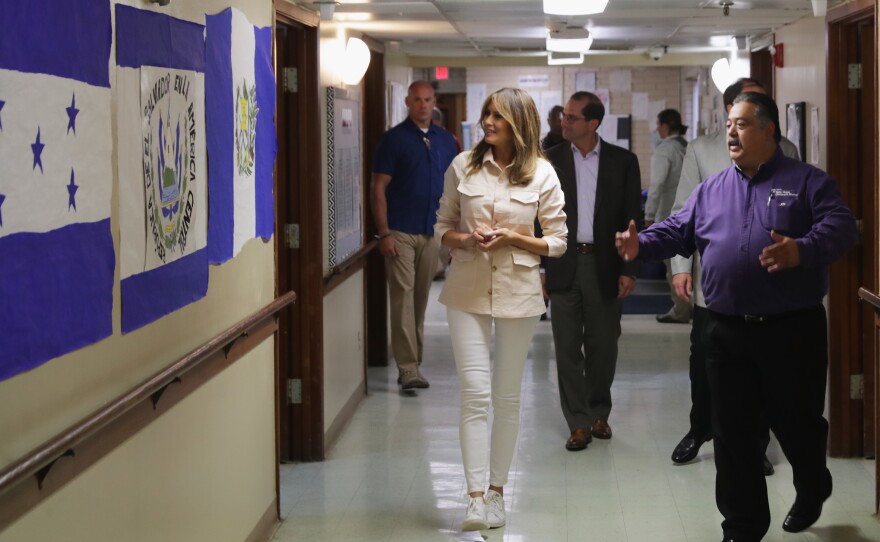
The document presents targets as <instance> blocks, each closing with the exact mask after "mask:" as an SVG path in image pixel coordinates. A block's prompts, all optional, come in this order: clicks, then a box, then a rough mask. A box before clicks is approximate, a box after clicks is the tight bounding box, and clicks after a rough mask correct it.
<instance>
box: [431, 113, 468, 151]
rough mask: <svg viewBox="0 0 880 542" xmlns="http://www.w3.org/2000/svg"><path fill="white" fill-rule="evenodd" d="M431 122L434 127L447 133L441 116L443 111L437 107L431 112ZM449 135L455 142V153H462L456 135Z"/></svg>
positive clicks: (444, 119) (443, 117) (443, 118)
mask: <svg viewBox="0 0 880 542" xmlns="http://www.w3.org/2000/svg"><path fill="white" fill-rule="evenodd" d="M431 122H432V123H433V124H434V126H436V127H438V128H442V129H444V130H446V131H447V132H448V131H449V130H447V128H446V118H445V116H444V115H443V111H441V110H440V109H439V108H437V107H435V108H434V109H433V111H431ZM449 135H451V136H452V139H453V140H454V141H455V150H456V152H457V153H458V152H461V151H462V148H461V142H460V141H459V140H458V137H456V135H455V134H453V133H452V132H449Z"/></svg>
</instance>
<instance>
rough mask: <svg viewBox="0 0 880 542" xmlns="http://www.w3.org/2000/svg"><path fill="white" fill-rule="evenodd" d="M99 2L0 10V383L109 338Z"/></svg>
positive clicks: (105, 14) (105, 17) (109, 243)
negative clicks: (53, 359)
mask: <svg viewBox="0 0 880 542" xmlns="http://www.w3.org/2000/svg"><path fill="white" fill-rule="evenodd" d="M110 24H111V23H110V3H109V2H108V1H107V0H80V1H77V2H70V1H69V0H43V1H40V2H5V3H4V5H3V7H2V9H0V379H5V378H9V377H10V376H12V375H15V374H17V373H20V372H22V371H25V370H27V369H31V368H33V367H36V366H37V365H39V364H41V363H43V362H45V361H47V360H49V359H52V358H54V357H57V356H61V355H63V354H66V353H68V352H70V351H72V350H75V349H77V348H81V347H83V346H85V345H88V344H91V343H93V342H96V341H98V340H100V339H103V338H105V337H107V336H109V335H110V334H111V333H112V332H113V327H112V311H113V271H114V266H115V254H114V250H113V238H112V235H111V229H110V197H111V191H112V182H113V177H112V162H111V150H112V139H111V138H112V136H111V125H110V100H111V96H110V74H109V59H110V43H111V40H110V38H111V27H110Z"/></svg>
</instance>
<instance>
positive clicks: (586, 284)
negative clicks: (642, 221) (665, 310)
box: [545, 92, 641, 451]
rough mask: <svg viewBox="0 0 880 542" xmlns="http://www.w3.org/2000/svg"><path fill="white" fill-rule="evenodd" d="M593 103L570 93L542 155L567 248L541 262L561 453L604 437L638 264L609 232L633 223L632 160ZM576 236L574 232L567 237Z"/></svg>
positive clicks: (636, 199) (591, 97)
mask: <svg viewBox="0 0 880 542" xmlns="http://www.w3.org/2000/svg"><path fill="white" fill-rule="evenodd" d="M604 116H605V107H604V106H603V105H602V102H601V100H599V98H598V97H597V96H596V95H595V94H592V93H589V92H576V93H575V94H573V95H572V97H571V98H570V99H569V100H568V102H567V103H566V105H565V108H564V111H563V116H562V137H563V138H565V140H566V141H567V142H569V143H562V144H560V145H557V146H555V147H553V148H552V149H550V150H549V151H547V157H548V158H549V160H550V162H552V163H553V166H554V167H555V168H556V173H557V175H558V176H559V181H560V184H561V185H562V190H563V192H564V193H565V214H566V215H567V223H566V225H567V226H568V231H569V236H568V249H567V250H566V252H565V254H564V255H563V256H562V257H561V258H547V259H546V261H545V268H546V277H545V286H546V290H547V292H548V294H549V296H550V301H551V303H552V311H551V322H552V327H553V342H554V343H555V345H556V367H557V371H558V376H559V395H560V402H561V403H562V413H563V415H564V416H565V420H566V422H567V423H568V427H569V430H570V431H571V436H570V437H569V438H568V440H567V441H566V443H565V447H566V449H568V450H572V451H576V450H583V449H584V448H586V447H587V444H589V442H590V441H591V440H592V437H596V438H601V439H608V438H611V427H610V426H609V425H608V416H609V413H610V412H611V384H612V382H613V381H614V372H615V368H616V365H617V339H618V337H619V336H620V316H621V307H622V300H623V298H625V297H626V296H628V295H629V294H630V293H631V292H632V290H633V288H634V287H635V277H636V275H637V274H638V264H636V263H634V262H629V263H624V262H623V260H621V259H620V257H619V256H618V255H617V250H616V248H615V246H614V234H615V232H616V231H619V230H621V229H622V228H625V227H626V225H627V224H628V223H629V221H630V220H635V219H637V218H638V215H639V211H640V207H641V194H640V191H641V175H640V173H639V161H638V158H636V155H635V154H633V153H632V152H630V151H628V150H626V149H623V148H621V147H618V146H616V145H612V144H610V143H608V142H605V141H602V140H601V138H599V135H598V133H597V130H598V129H599V125H600V124H601V123H602V119H603V117H604ZM574 232H576V233H574Z"/></svg>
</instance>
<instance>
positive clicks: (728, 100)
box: [724, 77, 764, 108]
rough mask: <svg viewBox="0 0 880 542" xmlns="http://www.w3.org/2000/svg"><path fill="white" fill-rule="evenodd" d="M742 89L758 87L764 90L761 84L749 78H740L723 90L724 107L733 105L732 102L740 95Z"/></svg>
mask: <svg viewBox="0 0 880 542" xmlns="http://www.w3.org/2000/svg"><path fill="white" fill-rule="evenodd" d="M743 87H759V88H762V89H763V88H764V85H763V83H761V82H760V81H758V80H757V79H752V78H751V77H740V78H739V79H737V80H736V82H735V83H733V84H732V85H730V86H729V87H727V88H726V89H724V107H725V108H727V106H728V105H733V100H734V99H736V97H737V96H739V95H740V94H742V91H743Z"/></svg>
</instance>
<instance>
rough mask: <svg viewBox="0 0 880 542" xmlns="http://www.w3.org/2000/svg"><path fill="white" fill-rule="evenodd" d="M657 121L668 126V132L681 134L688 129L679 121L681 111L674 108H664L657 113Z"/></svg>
mask: <svg viewBox="0 0 880 542" xmlns="http://www.w3.org/2000/svg"><path fill="white" fill-rule="evenodd" d="M657 122H659V123H660V124H665V125H666V126H669V132H670V133H672V134H679V135H683V134H685V133H687V130H688V127H687V126H684V125H682V123H681V113H679V112H678V111H676V110H675V109H664V110H663V111H661V112H659V113H657Z"/></svg>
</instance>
